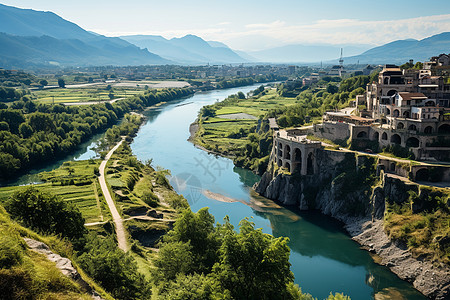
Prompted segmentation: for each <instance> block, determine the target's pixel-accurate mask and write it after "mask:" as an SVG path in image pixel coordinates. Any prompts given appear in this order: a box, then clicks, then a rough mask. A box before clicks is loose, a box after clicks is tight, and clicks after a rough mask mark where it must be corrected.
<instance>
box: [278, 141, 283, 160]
mask: <svg viewBox="0 0 450 300" xmlns="http://www.w3.org/2000/svg"><path fill="white" fill-rule="evenodd" d="M278 156H279V157H283V144H282V143H278Z"/></svg>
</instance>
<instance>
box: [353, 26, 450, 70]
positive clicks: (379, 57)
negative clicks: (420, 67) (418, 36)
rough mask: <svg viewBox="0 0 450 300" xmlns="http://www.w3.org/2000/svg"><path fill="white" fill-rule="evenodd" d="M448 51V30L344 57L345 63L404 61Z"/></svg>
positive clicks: (419, 59)
mask: <svg viewBox="0 0 450 300" xmlns="http://www.w3.org/2000/svg"><path fill="white" fill-rule="evenodd" d="M449 52H450V32H443V33H440V34H436V35H433V36H430V37H428V38H424V39H422V40H414V39H407V40H398V41H394V42H391V43H387V44H385V45H382V46H379V47H375V48H372V49H370V50H367V51H366V52H364V53H362V54H360V55H356V56H351V57H345V59H344V61H345V62H346V63H356V62H358V61H359V62H360V63H373V64H377V63H381V64H383V63H397V64H401V63H405V62H407V61H408V60H410V59H413V60H414V61H422V62H423V61H427V60H428V59H430V57H432V56H436V55H439V54H441V53H447V54H448V53H449Z"/></svg>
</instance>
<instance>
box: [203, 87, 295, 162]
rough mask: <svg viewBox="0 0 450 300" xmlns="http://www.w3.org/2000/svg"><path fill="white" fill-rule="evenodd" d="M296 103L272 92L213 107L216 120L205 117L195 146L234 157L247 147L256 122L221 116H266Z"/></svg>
mask: <svg viewBox="0 0 450 300" xmlns="http://www.w3.org/2000/svg"><path fill="white" fill-rule="evenodd" d="M295 103H297V99H295V98H285V97H280V96H278V95H277V94H276V91H275V90H271V91H270V92H269V93H268V94H267V95H264V96H262V97H260V98H253V97H250V98H248V99H240V100H239V101H233V102H232V103H226V104H224V103H217V104H215V108H216V111H215V114H216V116H215V117H208V118H206V119H203V120H202V121H201V122H200V124H199V125H200V126H199V130H198V131H197V134H196V137H195V143H196V144H198V145H200V146H202V147H204V148H206V149H207V150H211V151H215V152H220V153H222V154H224V155H229V156H234V153H236V152H237V151H239V150H240V149H242V147H244V146H245V145H246V144H247V143H248V141H249V140H248V134H249V133H251V132H254V131H255V129H256V126H257V125H258V120H250V119H241V120H231V119H225V118H221V116H222V115H228V114H236V113H246V114H249V115H253V116H255V117H260V116H262V115H265V114H266V113H267V112H268V111H269V110H272V109H277V108H280V106H289V105H293V104H295Z"/></svg>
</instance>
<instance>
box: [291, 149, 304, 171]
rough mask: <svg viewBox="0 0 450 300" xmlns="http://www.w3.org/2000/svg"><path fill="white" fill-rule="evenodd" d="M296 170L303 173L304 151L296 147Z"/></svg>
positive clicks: (294, 153)
mask: <svg viewBox="0 0 450 300" xmlns="http://www.w3.org/2000/svg"><path fill="white" fill-rule="evenodd" d="M292 154H293V155H294V166H293V168H294V170H295V171H297V172H298V173H300V174H301V172H302V151H301V150H300V149H299V148H295V149H294V152H293V153H292Z"/></svg>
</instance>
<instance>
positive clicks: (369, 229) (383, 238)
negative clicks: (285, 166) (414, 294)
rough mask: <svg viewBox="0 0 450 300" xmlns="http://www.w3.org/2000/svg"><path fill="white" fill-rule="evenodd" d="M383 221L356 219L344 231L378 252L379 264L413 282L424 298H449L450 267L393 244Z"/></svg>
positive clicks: (369, 248)
mask: <svg viewBox="0 0 450 300" xmlns="http://www.w3.org/2000/svg"><path fill="white" fill-rule="evenodd" d="M383 227H384V225H383V220H373V221H372V220H370V219H355V220H353V221H351V222H348V223H347V224H346V225H345V229H346V230H347V232H348V233H349V234H350V235H351V236H352V239H353V240H355V241H356V242H358V243H359V244H360V245H361V246H362V247H363V249H365V250H367V251H369V252H371V253H376V254H377V255H378V256H379V257H380V258H381V261H379V262H378V263H379V264H381V265H383V266H386V267H388V268H390V269H391V271H392V272H394V273H395V274H397V275H398V276H399V277H400V278H401V279H403V280H406V281H409V282H412V284H413V286H414V287H415V288H416V289H417V290H419V291H420V292H421V293H423V294H424V295H426V296H428V297H430V298H433V299H442V300H443V299H448V297H449V295H450V294H449V291H450V286H449V284H450V282H449V278H450V268H449V267H448V266H447V267H443V266H441V267H438V266H436V264H435V263H433V262H431V261H426V260H423V259H420V258H417V257H414V256H413V255H412V254H411V253H410V251H408V250H407V248H406V247H405V246H404V245H401V244H400V243H395V242H393V241H392V240H391V239H390V238H389V237H388V236H387V234H386V233H385V232H384V228H383Z"/></svg>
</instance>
